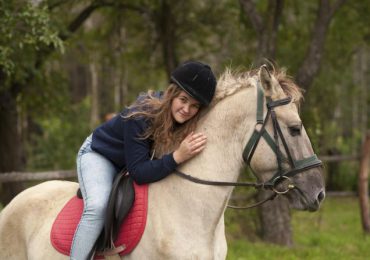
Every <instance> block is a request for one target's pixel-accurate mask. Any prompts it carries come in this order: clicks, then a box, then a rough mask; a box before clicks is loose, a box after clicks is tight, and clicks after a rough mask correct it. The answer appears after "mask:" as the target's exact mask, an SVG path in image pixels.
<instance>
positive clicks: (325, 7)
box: [296, 0, 346, 90]
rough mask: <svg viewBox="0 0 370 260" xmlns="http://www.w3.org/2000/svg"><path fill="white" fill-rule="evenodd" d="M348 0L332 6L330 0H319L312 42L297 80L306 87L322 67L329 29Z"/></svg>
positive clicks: (339, 1)
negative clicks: (337, 12)
mask: <svg viewBox="0 0 370 260" xmlns="http://www.w3.org/2000/svg"><path fill="white" fill-rule="evenodd" d="M345 1H346V0H338V1H337V2H336V3H335V4H334V6H333V7H332V8H331V7H330V3H329V0H319V2H320V4H319V9H318V11H317V16H316V21H315V26H314V28H313V31H312V36H311V42H310V45H309V47H308V50H307V53H306V56H305V59H304V60H303V63H302V65H301V66H300V68H299V69H298V72H297V76H296V81H297V83H298V85H299V86H300V87H302V88H304V89H306V90H307V89H308V88H309V87H310V85H311V84H312V81H313V79H314V77H315V76H316V75H317V73H318V72H319V69H320V65H321V61H322V57H323V53H324V46H325V40H326V35H327V31H328V28H329V25H330V22H331V19H332V18H333V16H334V13H335V11H337V10H338V9H339V8H340V7H341V6H342V5H343V4H344V2H345Z"/></svg>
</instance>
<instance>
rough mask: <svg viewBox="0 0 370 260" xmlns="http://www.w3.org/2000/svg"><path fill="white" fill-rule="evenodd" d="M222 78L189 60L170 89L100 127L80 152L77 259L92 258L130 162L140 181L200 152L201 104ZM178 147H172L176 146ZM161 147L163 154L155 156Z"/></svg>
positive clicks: (149, 95) (202, 138)
mask: <svg viewBox="0 0 370 260" xmlns="http://www.w3.org/2000/svg"><path fill="white" fill-rule="evenodd" d="M215 88H216V78H215V76H214V74H213V72H212V70H211V68H210V67H209V66H208V65H206V64H203V63H201V62H197V61H190V62H185V63H183V64H182V65H180V66H179V67H177V68H176V69H175V70H174V71H173V72H172V74H171V84H170V85H169V87H168V88H167V89H166V90H165V91H164V93H154V92H150V91H149V92H148V93H147V94H146V95H141V96H139V98H138V99H137V100H136V102H135V103H134V105H132V106H131V107H129V108H127V109H125V110H123V111H122V113H121V114H119V115H117V116H115V117H113V118H112V119H110V120H109V121H107V122H106V123H104V124H102V125H101V126H99V127H98V128H96V129H95V130H94V131H93V133H92V135H90V136H89V137H88V138H87V139H86V140H85V142H84V143H83V145H82V147H81V148H80V151H79V153H78V156H77V173H78V181H79V184H80V189H81V192H82V196H83V199H84V211H83V214H82V217H81V220H80V223H79V225H78V227H77V229H76V232H75V235H74V238H73V242H72V248H71V259H73V260H84V259H90V258H91V257H92V255H93V252H94V245H95V242H96V240H97V238H98V236H99V234H100V232H101V230H102V228H103V225H104V214H105V209H106V206H107V203H108V198H109V194H110V191H111V188H112V183H113V179H114V177H115V175H116V174H117V173H118V172H119V171H120V170H122V169H123V168H126V169H127V171H128V172H129V174H130V177H131V178H133V179H134V181H135V182H136V183H138V184H143V183H152V182H156V181H159V180H161V179H163V178H165V177H166V176H168V175H169V174H170V173H171V172H173V171H174V170H175V169H176V167H177V166H178V165H179V164H181V163H183V162H185V161H187V160H189V159H190V158H192V157H194V156H196V155H197V154H199V153H200V152H201V151H202V150H203V149H204V148H205V146H206V142H207V138H206V136H205V135H204V134H202V133H194V132H193V130H194V129H195V127H196V123H197V122H198V119H199V115H200V110H202V108H204V107H206V106H207V105H208V104H209V103H210V102H211V101H212V98H213V95H214V92H215ZM174 144H179V145H177V149H175V150H174V151H171V150H170V149H171V147H174ZM153 151H155V152H156V153H157V154H163V156H162V157H161V158H160V159H155V160H151V155H152V153H153Z"/></svg>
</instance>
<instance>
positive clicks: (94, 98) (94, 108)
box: [89, 60, 100, 129]
mask: <svg viewBox="0 0 370 260" xmlns="http://www.w3.org/2000/svg"><path fill="white" fill-rule="evenodd" d="M89 68H90V73H91V93H90V96H91V113H90V128H91V129H94V128H95V127H96V126H97V125H98V124H99V122H100V120H99V82H98V68H97V65H96V62H95V60H92V61H90V65H89Z"/></svg>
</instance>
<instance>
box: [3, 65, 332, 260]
mask: <svg viewBox="0 0 370 260" xmlns="http://www.w3.org/2000/svg"><path fill="white" fill-rule="evenodd" d="M258 93H260V94H258ZM259 96H262V99H260V98H259ZM301 98H302V93H301V91H300V89H299V87H298V86H297V85H295V83H294V82H293V80H291V79H290V78H289V77H288V76H287V75H286V74H285V72H284V71H282V70H281V71H280V70H277V69H274V70H269V69H268V68H267V67H266V66H262V67H260V68H259V69H256V70H254V71H244V72H243V71H239V72H235V71H231V70H229V69H227V70H226V71H225V72H224V73H223V74H222V75H221V77H220V78H219V81H218V83H217V88H216V93H215V97H214V100H213V101H212V103H211V105H210V107H209V108H208V111H207V113H205V114H204V115H202V117H201V119H200V121H199V123H198V126H197V128H196V131H201V132H203V133H205V134H206V135H207V137H208V142H207V147H206V149H205V150H204V151H203V152H202V153H201V154H199V155H198V156H196V157H194V158H193V159H191V160H190V161H188V162H186V163H184V164H182V165H181V166H179V168H178V171H179V172H181V173H185V174H186V175H191V178H193V181H189V180H186V179H183V178H181V177H179V175H176V174H171V175H170V176H168V177H166V178H165V179H163V180H161V181H159V182H156V183H152V184H150V186H149V195H148V196H149V198H148V199H149V205H148V216H147V223H146V228H145V231H144V233H143V236H142V238H141V240H140V242H139V243H138V245H137V246H136V247H135V249H134V250H133V251H132V252H131V253H130V254H129V255H126V256H124V258H125V259H225V258H226V255H227V241H226V237H225V224H224V212H225V209H226V207H227V205H228V201H229V199H230V196H231V194H232V191H233V189H234V187H233V185H232V184H233V183H235V182H237V181H238V177H239V174H240V172H241V169H242V168H243V167H245V163H244V161H247V162H248V164H249V165H250V168H251V169H252V171H253V173H254V175H255V177H256V179H257V180H258V181H257V182H256V183H255V187H258V188H264V189H267V191H266V192H271V191H275V192H274V194H281V195H282V196H286V197H287V198H288V201H289V204H290V205H291V207H292V208H295V209H298V210H309V211H316V210H318V209H319V206H320V203H321V202H322V200H323V199H324V197H325V188H324V187H325V185H324V178H323V173H322V168H321V167H320V161H319V160H318V159H317V157H315V155H313V154H314V153H313V149H312V145H311V143H310V140H309V137H308V135H307V133H306V131H305V129H304V127H303V125H302V121H301V119H300V117H299V103H300V100H301ZM261 100H262V102H265V103H266V104H265V103H264V104H265V105H263V106H262V105H260V104H258V103H260V102H261ZM261 109H262V110H261ZM256 114H259V116H258V117H259V118H261V116H264V117H265V119H263V120H262V121H263V124H262V122H261V119H259V121H260V122H258V123H256ZM270 114H271V115H272V114H274V118H275V119H269V117H270V116H269V115H270ZM276 124H278V127H276ZM262 130H265V131H263V132H266V133H269V136H270V139H272V140H275V141H277V142H275V146H274V145H273V144H271V143H270V142H268V141H267V139H266V138H264V137H263V136H262V135H258V134H257V137H253V136H255V135H256V134H255V133H259V132H262ZM280 134H282V135H280ZM271 136H273V137H271ZM279 136H280V138H279ZM252 139H253V141H250V140H252ZM280 139H281V140H280ZM283 139H284V140H283ZM250 143H252V145H250ZM278 150H279V151H278ZM277 151H278V152H277ZM243 158H244V159H243ZM292 160H293V164H294V162H300V163H299V164H300V165H298V166H297V164H296V165H292V164H291V163H290V161H292ZM302 162H303V163H302ZM302 164H303V166H302ZM277 172H278V174H276V173H277ZM194 180H198V181H199V180H202V181H203V182H207V181H209V182H210V183H208V184H211V185H202V184H198V183H194ZM212 182H214V184H215V185H212V184H213V183H212ZM217 183H218V184H220V183H221V184H222V183H224V184H225V183H226V184H225V185H216V184H217ZM228 183H229V184H230V183H231V184H230V185H227V184H228ZM77 188H78V184H77V183H74V182H69V181H57V180H53V181H46V182H44V183H41V184H39V185H36V186H33V187H31V188H29V189H27V190H25V191H23V192H22V193H20V194H19V195H17V196H16V197H15V198H14V199H13V200H12V201H11V202H10V203H9V204H8V205H7V206H6V207H5V208H4V209H3V210H2V212H1V215H0V259H17V260H21V259H29V260H36V259H37V260H38V259H54V260H56V259H68V257H67V256H65V255H62V254H60V253H58V252H57V251H56V250H55V249H54V248H53V247H52V245H51V243H50V238H49V237H50V230H51V227H52V223H53V221H54V219H55V218H56V216H57V214H58V212H59V211H60V210H61V209H62V207H63V205H65V203H66V202H67V201H68V200H69V199H70V198H71V197H72V196H74V195H75V193H76V190H77Z"/></svg>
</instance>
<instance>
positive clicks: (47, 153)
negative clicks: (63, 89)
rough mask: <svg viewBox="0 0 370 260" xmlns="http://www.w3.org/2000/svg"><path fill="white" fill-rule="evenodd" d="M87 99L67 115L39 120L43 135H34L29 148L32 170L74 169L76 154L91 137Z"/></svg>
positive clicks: (29, 163)
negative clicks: (86, 139) (87, 138)
mask: <svg viewBox="0 0 370 260" xmlns="http://www.w3.org/2000/svg"><path fill="white" fill-rule="evenodd" d="M89 111H90V103H89V100H88V99H85V100H83V102H81V103H80V104H75V105H72V104H70V106H69V109H68V110H67V111H66V113H59V114H58V115H54V116H50V117H46V118H42V119H39V120H38V121H37V122H36V123H37V124H38V125H39V126H40V127H41V129H42V134H41V135H40V134H34V135H32V137H31V142H30V144H29V146H28V147H27V149H28V168H29V170H52V169H55V170H60V169H74V168H75V159H76V155H77V152H78V150H79V148H80V146H81V145H82V143H83V141H84V140H85V138H86V137H87V136H88V135H89V132H90V129H89V124H88V122H89V120H88V118H89Z"/></svg>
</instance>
